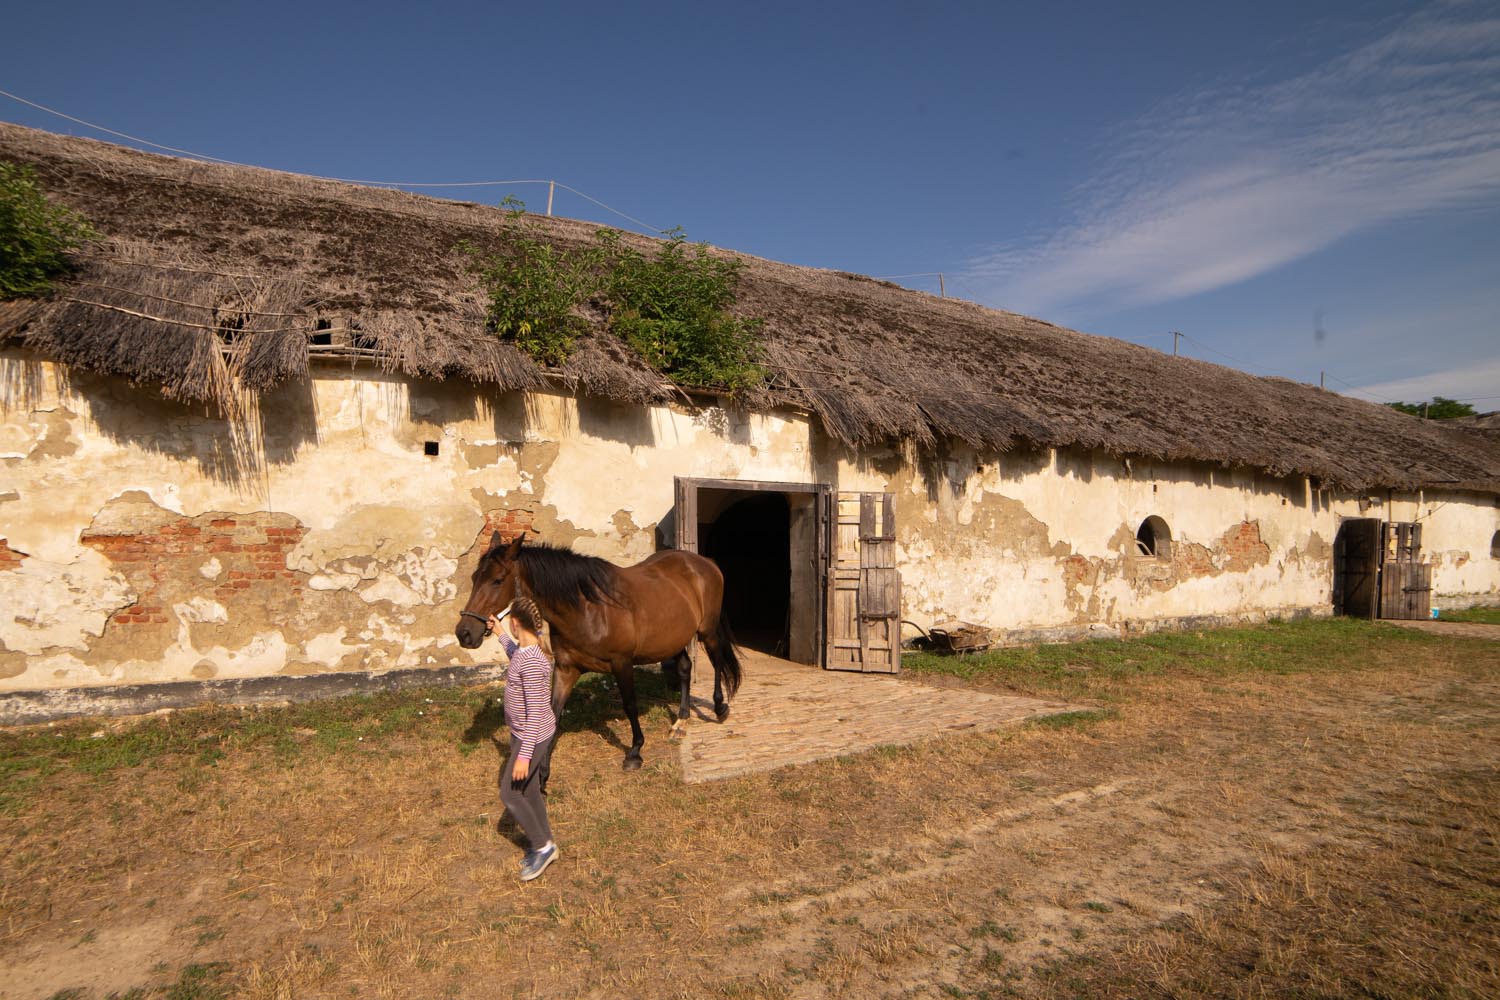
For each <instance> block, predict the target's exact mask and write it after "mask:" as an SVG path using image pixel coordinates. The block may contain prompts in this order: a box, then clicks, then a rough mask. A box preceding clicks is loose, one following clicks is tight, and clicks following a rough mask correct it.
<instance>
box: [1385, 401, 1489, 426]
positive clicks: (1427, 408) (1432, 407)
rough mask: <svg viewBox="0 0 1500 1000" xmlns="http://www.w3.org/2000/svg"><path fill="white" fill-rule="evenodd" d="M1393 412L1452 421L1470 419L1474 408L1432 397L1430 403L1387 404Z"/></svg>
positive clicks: (1465, 404) (1466, 404)
mask: <svg viewBox="0 0 1500 1000" xmlns="http://www.w3.org/2000/svg"><path fill="white" fill-rule="evenodd" d="M1385 405H1386V406H1389V407H1390V408H1391V409H1393V410H1400V411H1401V412H1402V413H1410V414H1411V415H1412V416H1414V417H1426V418H1427V419H1428V420H1452V419H1453V418H1454V417H1472V416H1473V415H1474V407H1472V406H1470V405H1469V404H1468V403H1460V402H1459V401H1458V400H1456V399H1448V398H1447V397H1446V396H1433V397H1432V402H1430V403H1387V404H1385Z"/></svg>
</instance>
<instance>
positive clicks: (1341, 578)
mask: <svg viewBox="0 0 1500 1000" xmlns="http://www.w3.org/2000/svg"><path fill="white" fill-rule="evenodd" d="M1333 611H1334V614H1339V615H1348V616H1350V617H1351V618H1370V619H1373V618H1375V617H1376V616H1377V615H1378V614H1379V613H1380V519H1379V518H1366V517H1359V518H1349V519H1347V520H1345V521H1344V522H1343V523H1342V524H1340V525H1339V532H1338V534H1337V535H1336V536H1335V537H1334V540H1333Z"/></svg>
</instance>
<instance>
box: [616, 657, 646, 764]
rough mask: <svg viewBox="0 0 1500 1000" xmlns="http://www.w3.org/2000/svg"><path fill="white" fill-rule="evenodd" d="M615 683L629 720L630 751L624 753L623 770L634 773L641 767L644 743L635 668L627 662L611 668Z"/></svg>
mask: <svg viewBox="0 0 1500 1000" xmlns="http://www.w3.org/2000/svg"><path fill="white" fill-rule="evenodd" d="M612 672H613V673H614V675H615V683H616V684H618V685H619V686H620V704H621V705H623V706H624V707H625V716H626V718H628V719H629V720H630V749H629V750H627V751H626V752H625V764H624V767H625V770H627V771H636V770H639V769H640V766H641V747H642V746H644V745H645V743H646V734H645V733H643V732H641V718H640V713H639V712H638V711H637V710H636V704H635V667H634V666H633V665H632V664H631V662H630V661H629V660H626V661H625V662H624V663H616V664H614V665H613V667H612Z"/></svg>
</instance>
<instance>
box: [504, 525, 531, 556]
mask: <svg viewBox="0 0 1500 1000" xmlns="http://www.w3.org/2000/svg"><path fill="white" fill-rule="evenodd" d="M524 541H526V532H524V531H523V532H521V533H520V534H519V535H517V536H516V537H515V538H514V539H512V540H511V543H510V546H509V548H507V549H506V550H505V558H507V559H514V558H515V557H516V556H518V555H520V554H521V543H522V542H524Z"/></svg>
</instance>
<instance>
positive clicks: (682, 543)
mask: <svg viewBox="0 0 1500 1000" xmlns="http://www.w3.org/2000/svg"><path fill="white" fill-rule="evenodd" d="M698 483H699V480H697V479H684V478H683V477H681V476H677V477H675V478H674V479H673V481H672V489H673V494H674V496H673V499H674V501H675V504H674V506H673V512H674V513H675V514H676V517H677V538H676V542H677V544H676V545H675V546H674V547H675V548H679V549H682V550H683V551H684V552H697V551H698Z"/></svg>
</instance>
